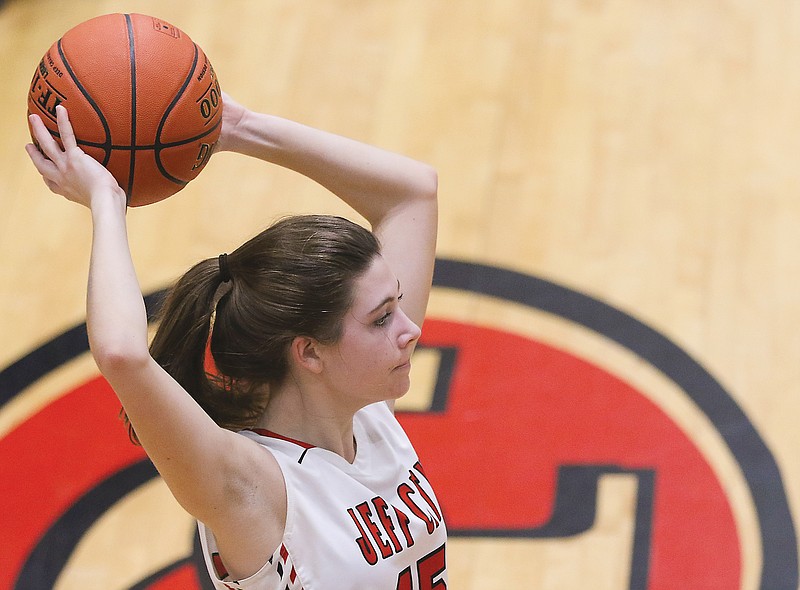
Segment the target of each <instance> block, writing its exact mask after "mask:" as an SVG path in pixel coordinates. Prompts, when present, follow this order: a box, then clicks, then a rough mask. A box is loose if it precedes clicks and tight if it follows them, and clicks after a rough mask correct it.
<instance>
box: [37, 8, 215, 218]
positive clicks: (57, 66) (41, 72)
mask: <svg viewBox="0 0 800 590" xmlns="http://www.w3.org/2000/svg"><path fill="white" fill-rule="evenodd" d="M59 104H61V105H64V106H65V107H66V108H67V111H68V113H69V118H70V121H71V122H72V126H73V128H74V130H75V137H76V140H77V144H78V146H80V147H81V149H83V150H84V151H85V152H86V153H88V154H89V155H91V156H92V157H93V158H95V159H96V160H97V161H99V162H100V163H101V164H103V165H104V166H106V167H107V168H108V170H109V171H110V172H111V174H113V175H114V178H116V179H117V182H119V185H120V186H121V187H122V189H123V190H124V191H125V193H126V194H127V197H128V204H129V205H131V206H134V207H135V206H139V205H147V204H149V203H155V202H156V201H160V200H162V199H165V198H167V197H169V196H170V195H173V194H175V193H176V192H178V191H179V190H181V189H182V188H183V187H184V186H186V184H187V183H189V181H191V180H193V179H194V178H196V177H197V175H198V174H200V172H201V171H202V169H203V168H204V167H205V165H206V163H207V162H208V158H209V157H210V155H211V152H212V149H213V146H214V143H215V142H216V141H217V138H218V137H219V133H220V129H221V122H222V94H221V92H220V88H219V82H218V81H217V77H216V74H215V73H214V68H212V67H211V63H210V62H209V61H208V58H207V57H206V55H205V53H204V52H203V50H202V49H201V48H200V47H198V46H197V44H195V43H194V42H193V41H192V40H191V39H190V38H189V36H188V35H187V34H186V33H184V32H183V31H181V30H180V29H178V28H177V27H174V26H173V25H171V24H169V23H167V22H165V21H163V20H160V19H158V18H154V17H152V16H145V15H142V14H107V15H104V16H99V17H96V18H93V19H91V20H88V21H86V22H83V23H81V24H79V25H77V26H76V27H74V28H72V29H70V30H69V31H67V32H66V33H64V35H63V36H62V37H61V39H59V40H58V41H56V42H55V43H54V44H53V46H52V47H50V49H49V50H48V51H47V53H45V55H44V57H43V58H42V61H41V62H40V63H39V65H38V67H37V68H36V72H35V73H34V75H33V81H32V82H31V87H30V92H29V93H28V113H29V114H31V113H33V114H38V115H40V116H41V118H42V120H43V121H44V123H45V126H46V127H47V129H48V130H49V131H50V133H51V134H52V135H53V136H54V137H56V139H58V126H57V124H56V106H57V105H59Z"/></svg>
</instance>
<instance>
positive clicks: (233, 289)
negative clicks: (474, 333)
mask: <svg viewBox="0 0 800 590" xmlns="http://www.w3.org/2000/svg"><path fill="white" fill-rule="evenodd" d="M224 105H225V106H224V112H223V126H222V132H221V136H220V139H219V142H218V146H217V150H228V151H235V152H238V153H241V154H246V155H249V156H253V157H256V158H260V159H262V160H264V161H266V162H270V163H273V164H276V165H279V166H283V167H286V168H289V169H292V170H294V171H296V172H299V173H300V174H303V175H305V176H307V177H308V178H310V179H313V180H315V181H316V182H318V183H320V184H321V185H323V186H324V187H326V188H328V189H329V190H330V191H331V192H332V193H334V194H335V195H337V196H338V197H339V198H341V199H342V200H344V201H345V202H346V203H348V204H349V205H350V206H352V207H353V208H354V209H355V210H356V211H357V212H358V213H360V214H361V215H363V216H364V218H366V219H367V220H368V222H369V223H370V224H371V227H372V231H371V232H370V231H368V230H366V229H363V228H362V227H360V226H358V225H356V224H355V223H352V222H350V221H347V220H345V219H342V218H338V217H331V216H298V217H290V218H287V219H284V220H281V221H279V222H278V223H276V224H275V225H273V226H272V227H269V228H268V229H266V230H265V231H263V232H262V233H261V234H259V235H258V236H256V237H254V238H253V239H251V240H249V241H248V242H247V243H245V244H243V245H242V246H241V247H239V248H238V249H237V250H235V251H233V252H231V253H229V254H222V255H220V256H214V257H212V258H209V259H207V260H204V261H202V262H200V263H198V264H197V265H195V266H194V267H193V268H192V269H191V270H189V271H188V272H187V273H186V274H185V275H184V276H183V277H182V278H181V279H179V280H178V282H177V283H176V285H175V286H174V288H173V290H172V291H171V294H170V295H169V296H168V298H167V301H166V302H165V304H164V307H163V310H162V316H163V317H162V321H161V323H160V326H159V329H158V331H157V334H156V336H155V338H154V340H153V343H152V345H150V346H149V347H148V343H147V320H146V316H145V310H144V306H143V301H142V296H141V291H140V288H139V285H138V282H137V279H136V275H135V271H134V267H133V264H132V262H131V257H130V251H129V246H128V241H127V234H126V224H125V215H126V199H125V193H124V192H123V191H122V189H121V188H120V187H119V185H118V184H117V183H116V181H115V180H114V178H113V177H112V176H111V175H110V173H109V172H108V171H107V170H106V169H105V168H103V167H102V166H101V165H100V164H99V163H98V162H96V161H95V160H93V159H92V158H91V157H89V156H88V155H86V154H85V153H84V152H83V151H82V150H81V149H80V148H79V147H78V146H77V144H76V140H75V136H74V133H73V130H72V127H71V125H70V123H69V119H68V115H67V112H66V110H65V109H64V108H63V107H59V108H58V114H57V119H58V126H59V133H60V136H61V139H62V143H63V146H64V147H63V149H62V148H61V147H60V146H59V145H58V144H57V143H56V142H55V141H54V139H53V138H52V137H51V136H50V134H49V133H48V132H47V130H46V129H45V127H44V125H43V124H42V122H41V120H40V119H39V118H38V117H37V116H35V115H33V116H32V117H31V125H32V128H33V131H34V135H35V138H36V140H37V143H38V149H37V147H36V146H34V145H33V144H29V145H28V146H26V149H27V152H28V154H29V156H30V158H31V160H32V161H33V163H34V165H35V166H36V169H37V170H38V171H39V172H40V173H41V175H42V177H43V178H44V181H45V183H46V184H47V186H48V187H49V188H50V189H51V190H52V191H53V192H55V193H57V194H60V195H63V196H65V197H66V198H67V199H69V200H71V201H75V202H78V203H80V204H82V205H85V206H86V207H88V208H89V209H90V211H91V216H92V221H93V240H92V252H91V263H90V271H89V286H88V296H87V324H88V330H89V340H90V345H91V350H92V353H93V355H94V358H95V360H96V362H97V365H98V367H99V368H100V371H101V372H102V374H103V375H104V376H105V377H106V379H107V380H108V382H109V383H110V384H111V385H112V387H113V388H114V391H115V392H116V393H117V395H118V396H119V399H120V400H121V402H122V405H123V407H124V410H125V413H126V415H127V417H128V419H129V420H130V425H131V427H132V429H133V430H132V432H135V437H136V439H137V440H138V441H139V442H140V443H141V444H142V446H143V447H144V449H145V450H146V451H147V454H148V455H149V457H150V458H151V460H152V461H153V463H154V464H155V466H156V467H157V468H158V471H159V473H160V474H161V476H162V477H163V479H164V481H165V482H166V483H167V485H168V486H169V488H170V490H171V491H172V493H173V495H174V496H175V498H176V499H177V501H178V502H179V503H180V504H181V505H182V506H183V507H184V508H185V509H186V510H187V511H188V512H189V513H190V514H192V515H193V516H194V517H195V518H196V519H197V520H198V526H199V532H200V538H201V542H202V546H203V550H204V554H205V557H206V563H207V565H208V570H209V574H210V575H211V577H212V579H213V581H214V584H215V587H217V588H220V589H222V588H242V589H256V588H257V589H278V588H280V589H281V590H283V589H284V588H293V589H294V588H304V589H305V590H317V589H325V588H331V589H335V590H344V589H348V588H353V589H360V590H363V589H365V588H369V589H383V588H386V589H391V590H395V589H399V588H401V589H408V590H411V589H425V588H446V578H447V574H446V567H445V553H444V551H445V541H446V532H445V526H444V523H443V520H442V514H441V510H440V508H439V505H438V503H437V500H436V497H435V495H434V493H433V490H432V489H431V486H430V483H429V482H428V480H427V478H426V477H425V474H424V472H423V470H422V467H421V466H420V463H419V460H418V459H417V456H416V454H415V453H414V450H413V448H412V447H411V445H410V443H409V441H408V438H407V437H406V436H405V434H404V433H403V431H402V429H401V428H400V426H399V424H398V423H397V421H396V420H395V418H394V416H393V406H394V401H395V400H396V399H397V398H399V397H401V396H402V395H403V394H404V393H405V392H406V391H407V389H408V387H409V369H410V358H411V354H412V352H413V350H414V347H415V345H416V343H417V340H418V338H419V335H420V328H419V326H420V325H421V324H422V321H423V318H424V315H425V308H426V305H427V300H428V295H429V292H430V287H431V276H432V272H433V262H434V249H435V241H436V224H437V205H436V190H437V178H436V174H435V172H434V171H433V170H432V169H431V168H430V167H428V166H427V165H424V164H421V163H419V162H415V161H413V160H410V159H408V158H405V157H403V156H400V155H397V154H392V153H388V152H385V151H382V150H380V149H377V148H375V147H371V146H368V145H364V144H362V143H359V142H356V141H352V140H349V139H345V138H343V137H339V136H336V135H332V134H329V133H326V132H323V131H320V130H316V129H313V128H310V127H307V126H304V125H301V124H298V123H294V122H291V121H287V120H284V119H281V118H278V117H275V116H269V115H264V114H258V113H255V112H252V111H250V110H248V109H245V108H244V107H242V106H241V105H239V104H237V103H236V102H235V101H233V100H232V99H231V98H230V97H228V96H225V97H224Z"/></svg>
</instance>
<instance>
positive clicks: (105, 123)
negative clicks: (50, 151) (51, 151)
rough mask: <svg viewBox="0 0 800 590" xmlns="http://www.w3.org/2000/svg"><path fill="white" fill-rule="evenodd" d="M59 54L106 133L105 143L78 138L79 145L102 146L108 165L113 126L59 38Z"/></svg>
mask: <svg viewBox="0 0 800 590" xmlns="http://www.w3.org/2000/svg"><path fill="white" fill-rule="evenodd" d="M58 55H59V56H61V61H63V62H64V68H65V69H66V70H67V73H68V74H69V77H70V78H72V81H73V82H75V86H77V87H78V90H79V91H80V93H81V94H83V97H84V98H85V99H86V102H88V103H89V105H91V107H92V108H93V109H94V112H95V113H97V117H98V118H99V119H100V124H101V125H102V126H103V131H104V132H105V134H106V141H105V142H104V143H92V144H88V143H86V142H83V141H80V140H78V142H77V143H78V144H79V145H92V146H93V147H98V148H101V149H102V150H103V151H104V152H105V156H104V157H103V161H102V162H101V164H103V166H106V165H107V164H108V161H109V160H110V159H111V150H112V149H113V148H112V147H111V128H110V127H109V126H108V121H106V118H105V116H104V115H103V112H102V111H101V110H100V107H99V106H97V103H96V102H95V101H94V99H93V98H92V97H91V95H90V94H89V92H88V91H87V90H86V88H84V87H83V84H81V82H80V80H78V77H77V76H76V75H75V72H74V71H73V70H72V67H71V66H70V65H69V60H68V59H67V56H66V55H64V49H63V48H62V47H61V39H59V40H58ZM51 133H52V132H51ZM55 135H56V137H61V136H60V135H59V134H57V133H56V134H55Z"/></svg>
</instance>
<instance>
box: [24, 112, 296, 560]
mask: <svg viewBox="0 0 800 590" xmlns="http://www.w3.org/2000/svg"><path fill="white" fill-rule="evenodd" d="M57 117H58V124H59V132H60V135H61V138H62V142H63V144H64V149H63V150H62V149H61V148H60V147H59V145H58V144H57V143H56V142H55V141H54V140H53V139H52V137H50V135H49V133H48V132H47V130H46V129H45V128H44V125H43V124H42V122H41V120H39V118H38V117H37V116H35V115H34V116H33V117H32V119H31V125H32V128H33V130H34V134H35V137H36V139H37V141H38V143H39V147H40V149H41V150H42V152H43V153H42V152H40V151H39V150H38V149H37V148H36V147H35V146H33V145H28V146H26V150H27V151H28V154H29V156H30V157H31V160H32V161H33V163H34V165H35V166H36V168H37V170H38V171H39V172H40V173H41V174H42V176H43V178H44V180H45V183H46V184H47V186H48V187H49V188H50V189H51V190H52V191H53V192H55V193H58V194H60V195H63V196H65V197H66V198H68V199H69V200H72V201H75V202H77V203H80V204H82V205H85V206H87V207H89V209H90V210H91V216H92V221H93V234H92V251H91V260H90V268H89V285H88V294H87V327H88V332H89V343H90V347H91V350H92V354H93V356H94V358H95V361H96V362H97V365H98V367H99V369H100V371H101V373H102V374H103V376H104V377H105V378H106V379H107V380H108V382H109V383H110V384H111V386H112V387H113V389H114V391H115V393H116V394H117V396H118V397H119V399H120V401H121V402H122V405H123V407H124V408H125V412H126V413H127V415H128V417H129V418H130V420H131V423H132V424H133V425H134V427H135V429H136V434H137V437H138V439H139V441H140V442H141V444H142V446H143V447H144V449H145V450H146V452H147V454H148V456H149V457H150V459H151V460H152V461H153V463H154V464H155V466H156V468H157V469H158V471H159V473H160V474H161V475H162V477H163V479H164V481H165V482H166V483H167V485H168V486H169V488H170V490H171V491H172V493H173V495H174V496H175V498H176V499H177V500H178V502H179V503H180V504H181V505H182V506H183V507H184V508H185V509H186V510H187V511H188V512H189V513H190V514H192V515H193V516H195V517H196V518H198V519H199V520H202V521H204V522H206V523H207V524H208V525H209V526H211V527H212V529H214V530H215V531H219V532H220V533H221V535H220V536H221V537H222V538H235V539H237V541H238V540H241V547H237V548H236V549H235V550H234V551H230V552H229V554H230V555H231V556H233V558H234V559H235V560H239V561H234V563H233V564H231V566H229V567H236V566H239V568H240V570H241V571H246V570H248V569H252V568H253V567H254V566H260V565H261V563H263V560H264V559H266V558H267V557H268V554H267V555H265V554H264V551H265V550H266V549H267V548H268V547H269V544H270V542H274V544H277V542H278V540H279V539H280V536H281V534H282V529H283V520H282V519H283V518H285V491H284V489H283V485H282V480H281V475H280V471H279V469H278V466H277V464H276V463H275V462H274V460H273V461H272V462H270V460H269V459H271V456H270V455H267V454H266V453H263V451H261V450H260V449H258V447H257V445H256V444H255V443H253V442H252V441H249V440H248V439H246V438H245V437H242V436H239V435H237V434H234V433H232V432H230V431H227V430H224V429H222V428H220V427H219V426H217V424H216V423H215V422H214V421H213V420H212V419H211V418H210V417H209V416H208V414H206V413H205V412H204V411H203V410H202V408H201V407H200V406H199V405H198V404H197V403H196V402H195V400H194V399H193V398H192V397H191V396H190V395H189V394H188V393H187V392H186V391H185V390H184V389H183V388H182V387H181V386H180V385H179V384H178V383H177V382H176V381H175V380H174V379H173V378H172V377H171V376H170V375H169V374H167V373H166V372H165V371H164V370H163V369H162V368H161V367H160V366H159V365H158V364H157V363H156V362H155V361H154V360H153V359H152V357H151V356H150V354H149V351H148V342H147V340H148V335H147V317H146V313H145V308H144V303H143V299H142V295H141V290H140V287H139V284H138V281H137V278H136V274H135V271H134V267H133V263H132V261H131V255H130V250H129V246H128V240H127V232H126V224H125V216H126V204H125V193H124V192H123V191H122V189H121V188H120V187H119V185H118V184H117V183H116V181H115V180H114V178H113V177H112V176H111V174H110V173H109V172H108V171H107V170H106V169H105V168H103V166H101V165H100V164H99V163H98V162H96V161H95V160H93V159H92V158H91V157H90V156H88V155H86V154H85V153H84V152H83V151H82V150H80V148H78V147H77V145H76V142H75V138H74V135H73V132H72V128H71V126H70V124H69V121H68V118H67V114H66V111H65V110H64V108H63V107H59V108H58V114H57ZM265 482H266V483H268V484H269V482H272V483H273V484H274V485H272V486H271V487H270V486H269V485H266V486H265V485H264V483H265ZM254 490H259V491H260V494H259V495H257V494H256V493H254ZM237 529H238V530H240V531H243V532H241V533H240V534H239V536H238V537H237V536H235V535H232V534H230V535H226V534H225V533H226V531H231V530H237ZM248 531H249V532H248ZM255 531H258V532H255ZM253 534H254V536H256V537H259V536H260V537H259V538H257V539H251V538H248V535H253Z"/></svg>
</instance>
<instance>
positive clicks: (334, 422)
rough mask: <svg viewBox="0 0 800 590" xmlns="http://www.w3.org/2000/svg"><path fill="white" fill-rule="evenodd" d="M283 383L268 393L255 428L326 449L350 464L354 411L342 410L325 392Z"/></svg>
mask: <svg viewBox="0 0 800 590" xmlns="http://www.w3.org/2000/svg"><path fill="white" fill-rule="evenodd" d="M287 381H288V383H287V384H284V385H283V386H281V387H279V388H276V389H275V390H273V391H271V393H270V398H269V403H268V404H267V407H266V410H265V411H264V414H262V416H261V418H260V419H259V420H258V422H257V423H256V427H257V428H265V429H267V430H271V431H272V432H275V433H276V434H281V435H283V436H287V437H289V438H293V439H295V440H299V441H302V442H304V443H308V444H310V445H314V446H315V447H319V448H321V449H326V450H328V451H331V452H334V453H336V454H337V455H339V456H341V457H343V458H344V459H345V460H346V461H348V462H351V463H352V462H353V461H354V460H355V455H356V448H355V439H354V437H353V415H354V414H355V412H356V411H357V408H356V409H351V408H343V407H341V406H340V405H339V404H337V403H336V402H335V400H334V399H333V396H331V395H330V394H328V393H327V392H321V391H320V392H317V391H314V390H313V388H303V387H300V386H298V385H297V384H296V383H294V382H293V381H292V380H291V379H287Z"/></svg>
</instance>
